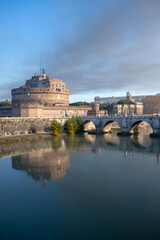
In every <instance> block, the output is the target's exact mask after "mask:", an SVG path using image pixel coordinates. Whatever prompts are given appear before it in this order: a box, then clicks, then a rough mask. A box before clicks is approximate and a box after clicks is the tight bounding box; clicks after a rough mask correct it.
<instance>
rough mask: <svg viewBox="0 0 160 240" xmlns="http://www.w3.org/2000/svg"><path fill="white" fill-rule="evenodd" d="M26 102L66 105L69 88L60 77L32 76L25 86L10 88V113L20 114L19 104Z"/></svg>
mask: <svg viewBox="0 0 160 240" xmlns="http://www.w3.org/2000/svg"><path fill="white" fill-rule="evenodd" d="M24 103H25V104H26V103H34V104H42V105H49V106H68V105H69V90H68V89H65V83H64V82H62V80H60V79H52V78H49V77H48V76H45V75H43V76H37V75H35V76H33V77H32V79H30V80H27V81H26V84H25V86H22V87H19V88H16V89H12V114H13V116H15V117H16V116H20V105H21V104H24Z"/></svg>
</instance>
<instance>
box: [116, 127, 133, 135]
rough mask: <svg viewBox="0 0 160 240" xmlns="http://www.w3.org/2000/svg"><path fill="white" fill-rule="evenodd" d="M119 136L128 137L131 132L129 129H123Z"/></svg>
mask: <svg viewBox="0 0 160 240" xmlns="http://www.w3.org/2000/svg"><path fill="white" fill-rule="evenodd" d="M117 135H118V136H128V135H131V132H130V129H129V128H128V127H121V132H118V133H117Z"/></svg>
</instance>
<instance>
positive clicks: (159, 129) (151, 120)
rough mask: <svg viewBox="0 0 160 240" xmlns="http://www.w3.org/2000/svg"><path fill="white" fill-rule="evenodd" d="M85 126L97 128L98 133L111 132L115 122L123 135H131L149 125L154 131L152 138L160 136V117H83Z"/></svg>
mask: <svg viewBox="0 0 160 240" xmlns="http://www.w3.org/2000/svg"><path fill="white" fill-rule="evenodd" d="M83 120H84V122H85V126H86V125H87V124H88V125H89V124H91V123H92V125H93V124H94V125H93V126H95V128H96V132H110V131H111V127H112V124H113V123H114V122H115V123H117V124H118V125H119V127H120V128H121V132H120V133H119V134H121V135H129V134H131V133H133V131H134V129H135V128H137V126H138V125H139V124H140V123H142V122H146V123H148V124H149V125H150V126H151V128H152V130H153V134H152V136H160V115H159V114H157V115H142V116H137V115H136V116H126V115H124V116H119V115H117V116H116V115H113V116H104V117H92V116H90V117H83Z"/></svg>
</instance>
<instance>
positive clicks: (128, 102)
mask: <svg viewBox="0 0 160 240" xmlns="http://www.w3.org/2000/svg"><path fill="white" fill-rule="evenodd" d="M117 104H129V105H130V104H135V102H133V101H131V100H120V101H118V103H117Z"/></svg>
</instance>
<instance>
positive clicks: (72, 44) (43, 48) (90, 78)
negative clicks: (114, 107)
mask: <svg viewBox="0 0 160 240" xmlns="http://www.w3.org/2000/svg"><path fill="white" fill-rule="evenodd" d="M0 9H1V11H0V30H1V34H0V70H1V81H0V100H4V99H8V98H9V99H11V94H10V90H11V88H16V87H19V86H20V85H24V83H25V80H26V79H30V77H31V76H32V75H33V74H35V73H39V71H40V70H39V69H40V59H41V62H42V66H43V67H44V68H45V69H46V73H47V75H49V76H50V77H53V78H54V77H55V78H60V79H62V80H63V81H64V82H65V83H66V87H67V88H68V89H69V90H70V102H73V101H79V100H84V101H93V99H94V97H95V96H117V95H125V94H126V92H127V91H131V92H132V93H133V94H134V95H138V94H155V93H158V92H160V31H159V29H160V14H159V12H160V1H159V0H152V1H151V0H134V1H131V0H32V1H31V0H28V1H20V0H14V1H12V0H5V1H0Z"/></svg>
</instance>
